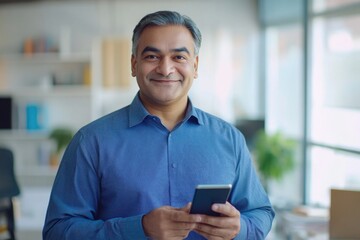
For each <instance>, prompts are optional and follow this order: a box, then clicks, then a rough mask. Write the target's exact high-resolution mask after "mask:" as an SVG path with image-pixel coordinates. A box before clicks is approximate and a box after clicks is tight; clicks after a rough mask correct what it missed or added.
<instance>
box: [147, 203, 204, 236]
mask: <svg viewBox="0 0 360 240" xmlns="http://www.w3.org/2000/svg"><path fill="white" fill-rule="evenodd" d="M189 210H190V204H187V205H186V206H185V207H183V208H181V209H179V208H173V207H170V206H164V207H160V208H157V209H154V210H153V211H151V212H149V213H148V214H146V215H145V216H144V217H143V220H142V224H143V228H144V231H145V234H146V235H147V236H148V237H150V238H151V239H156V240H161V239H166V240H177V239H184V238H186V237H187V236H188V234H189V232H190V231H192V230H193V229H194V228H195V226H196V222H199V221H200V219H201V217H200V216H199V215H191V214H189Z"/></svg>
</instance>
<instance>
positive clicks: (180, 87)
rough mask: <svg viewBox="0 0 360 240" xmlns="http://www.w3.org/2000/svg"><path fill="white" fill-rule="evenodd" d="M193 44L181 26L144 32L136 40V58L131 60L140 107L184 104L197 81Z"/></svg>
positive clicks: (163, 27) (152, 28)
mask: <svg viewBox="0 0 360 240" xmlns="http://www.w3.org/2000/svg"><path fill="white" fill-rule="evenodd" d="M194 52H195V51H194V40H193V38H192V36H191V33H190V32H189V30H188V29H186V28H185V27H184V26H180V25H167V26H153V27H148V28H146V29H145V30H144V31H143V32H142V33H141V36H140V39H139V43H138V47H137V50H136V56H134V55H133V56H132V58H131V69H132V76H133V77H136V79H137V83H138V85H139V88H140V96H141V99H142V101H144V103H148V104H152V105H155V106H168V105H171V104H176V103H180V102H184V101H186V100H187V94H188V91H189V89H190V87H191V85H192V82H193V80H194V78H196V77H197V65H198V57H197V56H195V53H194Z"/></svg>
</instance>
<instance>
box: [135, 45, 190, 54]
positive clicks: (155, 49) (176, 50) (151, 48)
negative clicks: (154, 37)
mask: <svg viewBox="0 0 360 240" xmlns="http://www.w3.org/2000/svg"><path fill="white" fill-rule="evenodd" d="M146 52H156V53H159V52H161V51H160V49H158V48H155V47H151V46H147V47H145V48H144V50H142V52H141V54H144V53H146ZM171 52H186V53H188V54H190V52H189V50H188V49H187V48H186V47H181V48H174V49H171Z"/></svg>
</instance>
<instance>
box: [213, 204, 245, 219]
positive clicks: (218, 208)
mask: <svg viewBox="0 0 360 240" xmlns="http://www.w3.org/2000/svg"><path fill="white" fill-rule="evenodd" d="M211 209H212V210H213V211H214V212H217V213H220V214H222V215H225V216H228V217H239V216H240V212H239V211H238V210H237V209H236V208H235V207H234V206H233V205H231V204H230V203H229V202H226V203H225V204H219V203H216V204H213V205H212V206H211Z"/></svg>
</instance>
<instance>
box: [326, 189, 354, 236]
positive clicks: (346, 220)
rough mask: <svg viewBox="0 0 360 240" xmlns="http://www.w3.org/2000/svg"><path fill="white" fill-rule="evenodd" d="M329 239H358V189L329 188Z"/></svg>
mask: <svg viewBox="0 0 360 240" xmlns="http://www.w3.org/2000/svg"><path fill="white" fill-rule="evenodd" d="M329 230H330V239H360V191H351V190H338V189H332V190H331V206H330V226H329Z"/></svg>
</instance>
